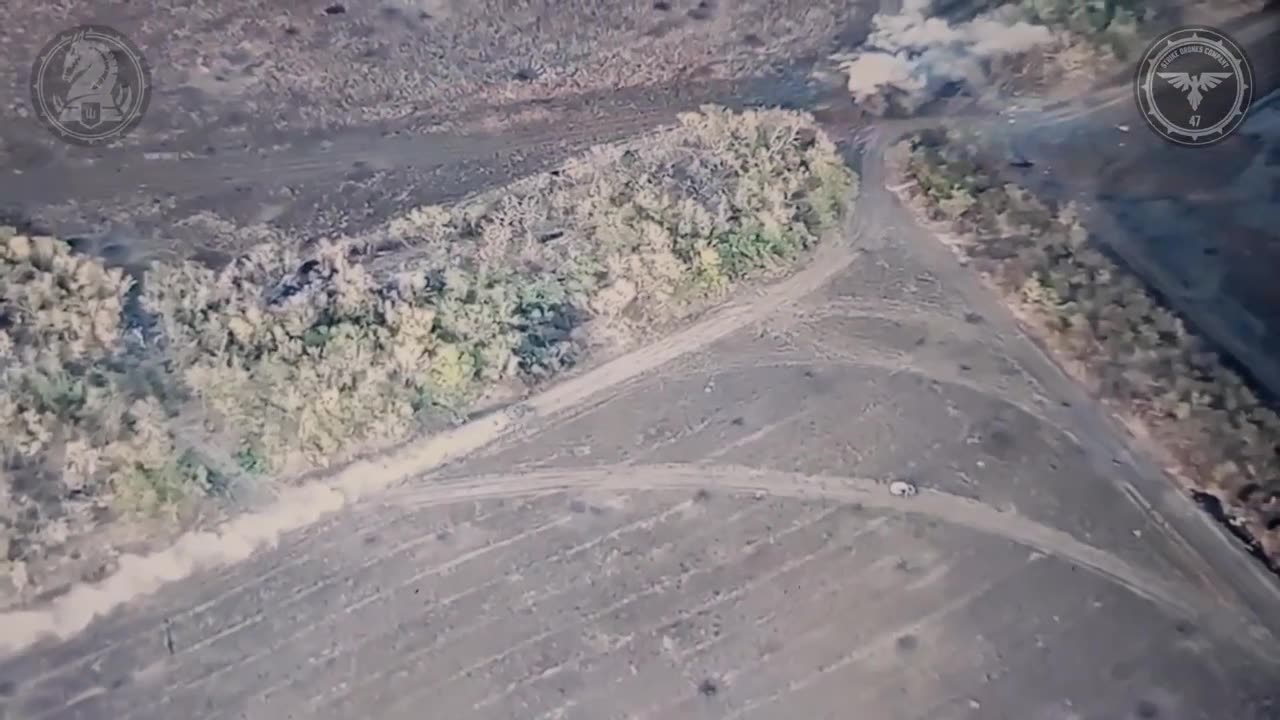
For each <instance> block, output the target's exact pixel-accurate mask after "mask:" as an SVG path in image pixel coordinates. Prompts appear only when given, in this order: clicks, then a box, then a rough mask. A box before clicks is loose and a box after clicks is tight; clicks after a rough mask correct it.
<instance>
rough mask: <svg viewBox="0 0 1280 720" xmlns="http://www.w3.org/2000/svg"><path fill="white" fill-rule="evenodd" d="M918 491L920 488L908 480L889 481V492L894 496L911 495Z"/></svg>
mask: <svg viewBox="0 0 1280 720" xmlns="http://www.w3.org/2000/svg"><path fill="white" fill-rule="evenodd" d="M917 492H919V490H917V489H916V486H915V485H913V484H911V483H909V482H907V481H906V480H894V481H893V482H891V483H889V493H890V494H891V495H893V496H894V497H911V496H912V495H915V494H916V493H917Z"/></svg>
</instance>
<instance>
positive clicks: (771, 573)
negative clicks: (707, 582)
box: [383, 506, 882, 717]
mask: <svg viewBox="0 0 1280 720" xmlns="http://www.w3.org/2000/svg"><path fill="white" fill-rule="evenodd" d="M842 509H843V508H841V507H840V506H833V507H829V508H827V509H825V510H822V511H820V512H818V513H815V514H807V513H806V514H802V517H801V519H800V520H797V521H795V522H793V523H792V524H791V525H790V526H788V527H787V528H785V529H783V530H781V531H780V532H776V533H775V534H774V538H775V539H779V540H781V539H785V538H788V537H791V536H792V535H796V534H802V533H803V532H804V531H805V530H808V529H810V528H813V527H816V526H818V525H819V524H821V523H823V522H825V521H827V520H828V519H830V518H831V517H833V516H835V515H836V514H837V513H839V512H841V510H842ZM881 524H882V523H880V522H877V521H876V520H872V521H870V522H869V523H868V524H867V526H864V527H863V528H859V531H862V530H864V529H865V530H866V531H867V532H874V531H875V529H877V528H878V527H879V526H880V525H881ZM681 542H683V541H681ZM772 547H775V546H774V545H768V546H766V548H772ZM824 550H826V548H823V547H819V548H817V549H814V550H811V551H808V552H806V553H804V554H801V555H798V556H795V557H788V558H781V557H779V558H776V559H777V560H780V561H781V563H780V565H778V566H777V567H773V568H770V569H769V570H767V571H765V572H763V573H761V574H760V575H758V576H757V577H755V578H753V579H752V580H751V581H749V582H747V583H745V584H744V585H743V586H741V587H739V588H735V589H734V590H732V591H729V592H728V593H724V592H721V591H720V587H721V586H720V585H719V584H717V583H712V585H711V587H710V589H707V590H706V591H705V593H704V599H703V600H702V601H701V602H699V603H697V604H696V605H695V607H697V608H702V607H704V606H705V607H708V608H710V607H715V606H717V605H720V604H721V603H723V602H727V601H729V600H732V599H736V598H738V597H740V596H741V595H742V594H743V593H746V592H748V591H750V590H751V589H752V588H755V587H757V586H758V585H759V584H760V583H762V582H767V581H768V580H770V579H772V578H773V577H776V576H777V575H780V574H783V573H786V572H789V571H790V570H793V569H795V568H798V567H802V566H804V565H806V564H807V563H809V562H811V561H812V560H813V559H814V558H815V557H819V556H820V555H821V554H822V553H823V551H824ZM753 553H763V550H762V549H761V548H760V547H753V548H751V549H749V550H747V549H744V550H743V551H741V552H739V554H738V555H736V556H734V557H732V558H730V559H727V560H725V561H723V562H720V563H716V564H712V565H710V566H708V567H700V568H690V569H688V570H684V571H682V572H681V573H678V574H675V575H668V574H665V573H664V574H663V575H662V576H661V577H662V579H661V580H659V581H658V582H656V583H653V584H652V585H649V586H647V587H645V588H644V589H643V590H640V591H638V592H635V593H631V594H628V595H627V596H625V597H623V598H620V599H618V600H616V601H614V602H612V603H610V604H608V605H607V606H605V607H603V608H599V609H596V610H591V611H590V612H586V613H583V614H581V615H579V616H578V617H575V618H574V619H573V620H571V621H570V622H568V623H565V624H562V625H558V626H555V627H552V628H548V629H547V630H544V631H542V632H540V633H538V634H536V635H532V636H530V637H528V638H524V639H522V640H521V641H520V642H518V643H513V644H512V645H510V646H509V647H507V648H505V649H503V650H502V651H501V652H500V653H497V654H494V655H491V656H489V657H485V658H480V659H479V660H477V661H476V662H474V663H471V664H470V665H468V666H467V667H466V668H463V669H462V670H460V671H457V672H455V673H454V674H453V675H451V676H450V677H448V678H446V679H444V680H442V681H439V682H436V683H433V684H432V685H430V686H427V687H419V688H415V689H414V690H412V691H410V692H408V693H406V694H405V695H404V696H402V697H400V698H399V699H398V700H396V701H395V702H394V703H392V704H388V705H386V706H385V707H384V708H383V710H384V711H386V712H387V714H388V715H389V716H390V715H392V713H391V711H392V710H393V709H395V708H401V707H404V706H405V705H408V704H411V703H412V702H414V701H415V700H419V701H420V700H421V699H422V698H421V696H422V693H423V691H429V690H432V689H435V688H438V687H440V686H442V685H450V684H452V683H455V682H461V681H462V680H463V679H464V678H465V677H471V676H473V675H476V673H478V672H480V671H482V670H484V669H485V668H488V667H490V666H491V665H493V664H494V663H496V662H498V661H499V660H501V659H502V658H505V657H508V656H510V655H512V654H514V653H515V652H517V651H519V650H522V649H524V648H527V647H531V646H533V645H535V644H536V643H538V642H540V641H542V640H545V639H548V638H552V637H554V636H557V635H560V634H563V633H567V632H571V631H573V630H575V629H578V628H580V627H582V626H583V625H585V624H587V623H589V622H593V621H596V620H599V619H601V618H605V617H608V616H610V615H613V614H615V613H618V612H620V611H623V610H625V609H626V608H629V607H631V606H633V605H636V604H637V603H638V601H641V600H645V599H662V598H663V596H664V594H665V593H668V591H671V590H674V589H681V590H688V587H687V586H689V585H692V584H693V581H695V580H700V579H708V578H713V577H714V575H715V574H717V573H720V572H723V571H724V570H725V568H729V567H733V566H734V565H735V564H737V563H740V562H742V561H743V560H744V559H745V558H747V557H749V556H751V555H752V554H753ZM779 554H781V553H779ZM677 597H678V596H677ZM677 604H678V605H683V603H677ZM588 607H591V605H590V604H588ZM634 614H635V615H640V614H641V613H634ZM646 614H647V613H646ZM654 614H655V615H657V616H658V617H659V618H660V619H659V620H658V621H656V622H652V623H648V624H646V625H643V626H641V627H639V628H637V629H636V630H635V634H637V635H644V634H647V633H650V632H653V631H655V630H656V629H658V628H659V627H661V626H662V625H664V624H665V623H666V622H668V620H667V616H668V613H654ZM601 655H603V653H601ZM424 674H427V675H429V674H430V673H424ZM480 677H483V674H481V675H480ZM454 692H455V693H456V689H455V691H454ZM483 699H484V698H481V699H480V701H482V700H483ZM477 702H479V701H477ZM471 709H474V707H473V708H471ZM459 710H461V709H459ZM464 712H465V711H464ZM464 712H459V714H458V715H452V714H451V713H449V712H447V711H445V712H442V713H441V714H442V715H443V716H445V717H451V716H452V717H461V716H464Z"/></svg>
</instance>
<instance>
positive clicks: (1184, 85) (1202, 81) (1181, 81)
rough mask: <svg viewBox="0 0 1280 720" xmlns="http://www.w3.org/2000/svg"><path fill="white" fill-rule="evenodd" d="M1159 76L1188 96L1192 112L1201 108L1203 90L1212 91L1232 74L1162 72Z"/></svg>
mask: <svg viewBox="0 0 1280 720" xmlns="http://www.w3.org/2000/svg"><path fill="white" fill-rule="evenodd" d="M1157 74H1158V75H1159V76H1160V77H1162V78H1164V79H1165V80H1167V81H1168V82H1169V84H1170V85H1172V86H1174V87H1176V88H1178V89H1179V90H1181V91H1183V92H1185V93H1186V94H1187V102H1188V103H1190V104H1191V109H1192V110H1197V109H1199V108H1200V102H1201V101H1203V100H1204V93H1203V92H1201V91H1202V90H1204V91H1208V90H1212V89H1214V88H1216V87H1218V85H1220V84H1221V83H1222V81H1223V80H1226V79H1227V78H1229V77H1231V73H1225V72H1203V73H1200V74H1198V75H1192V74H1191V73H1184V72H1162V73H1157Z"/></svg>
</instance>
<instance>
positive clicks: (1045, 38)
mask: <svg viewBox="0 0 1280 720" xmlns="http://www.w3.org/2000/svg"><path fill="white" fill-rule="evenodd" d="M929 11H930V0H906V1H905V2H904V4H903V8H902V11H901V12H900V13H898V14H897V15H877V16H876V17H875V18H873V19H872V31H871V34H870V36H869V37H868V38H867V41H866V43H865V45H864V49H863V50H861V51H859V52H857V53H853V54H851V55H846V56H842V57H839V58H837V60H839V61H840V68H841V69H842V70H843V71H844V73H845V75H846V76H847V77H848V88H849V92H850V93H851V94H852V95H853V99H854V100H855V101H857V102H858V103H860V104H865V105H867V106H868V108H869V109H871V110H873V111H879V112H883V111H884V110H885V109H887V107H888V105H889V104H890V103H892V104H894V105H896V106H897V107H898V108H899V109H901V110H903V111H906V112H914V111H915V110H918V109H919V108H920V107H921V106H922V105H924V104H925V103H927V102H929V101H930V100H933V99H935V98H936V97H938V96H939V94H940V91H941V90H942V89H943V88H944V87H945V86H947V85H949V84H952V83H961V84H962V85H964V86H966V87H969V88H980V87H981V86H982V85H983V84H984V83H986V82H987V81H988V80H989V73H988V70H987V68H988V67H989V63H990V61H991V60H992V59H994V58H998V57H1002V56H1010V55H1018V54H1022V53H1025V52H1028V51H1030V50H1032V49H1034V48H1036V47H1039V46H1042V45H1046V44H1048V43H1050V42H1052V41H1053V39H1054V38H1053V34H1052V33H1051V32H1050V31H1049V29H1048V28H1046V27H1043V26H1041V25H1032V24H1030V23H1027V22H1025V21H1022V20H1014V19H1010V18H1008V17H1007V15H1006V16H1004V17H1001V14H1000V13H998V12H996V13H988V14H985V15H983V16H980V17H978V18H976V19H974V20H970V21H968V22H964V23H960V24H958V25H952V24H951V23H949V22H947V21H946V20H944V19H942V18H938V17H929Z"/></svg>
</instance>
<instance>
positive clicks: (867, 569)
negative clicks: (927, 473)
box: [533, 516, 968, 720]
mask: <svg viewBox="0 0 1280 720" xmlns="http://www.w3.org/2000/svg"><path fill="white" fill-rule="evenodd" d="M877 521H879V522H877ZM888 521H889V517H888V516H880V517H878V518H876V520H873V521H871V522H870V523H867V525H871V524H873V523H874V524H875V525H876V527H875V528H873V529H874V530H876V531H875V532H870V531H869V530H868V528H867V526H866V525H863V526H859V527H858V528H857V529H856V530H854V531H853V532H852V533H850V534H844V533H841V534H837V535H834V536H833V537H832V538H831V539H830V540H829V544H830V545H831V546H832V547H830V548H828V550H827V551H824V552H823V553H822V554H821V555H820V556H817V557H816V558H815V559H816V560H817V561H818V562H819V567H822V568H823V570H822V572H821V573H820V574H816V575H815V574H812V573H811V574H808V575H806V574H804V573H800V574H798V575H793V574H792V571H794V570H802V569H804V568H805V566H804V565H794V564H792V565H791V566H790V567H789V568H786V569H784V570H782V571H771V572H770V573H769V575H770V576H771V577H768V578H763V577H753V579H752V580H751V581H750V583H749V584H750V585H751V586H752V587H751V588H750V590H751V592H750V593H744V592H738V589H737V588H735V589H734V590H733V591H730V593H731V594H732V595H733V599H734V600H735V601H736V602H735V603H734V604H733V605H732V606H731V609H732V612H733V614H734V615H736V616H738V617H742V618H746V617H750V616H752V615H756V614H757V613H759V615H758V616H757V617H756V619H755V620H754V621H753V622H752V623H751V625H750V626H749V627H748V628H746V629H745V630H737V631H735V632H729V633H720V634H712V637H711V638H710V639H707V640H704V641H702V642H699V643H697V644H694V645H692V646H689V647H687V648H681V647H680V644H679V642H672V643H671V644H668V642H667V638H669V637H670V636H671V635H673V634H674V635H677V636H678V635H679V631H680V628H681V627H682V626H685V625H688V626H695V625H696V624H697V619H698V618H700V617H706V614H707V611H708V610H709V609H712V608H714V607H715V606H716V605H719V604H720V603H715V604H714V605H710V606H708V605H705V604H704V605H701V606H696V607H692V608H687V609H682V610H681V611H680V614H679V616H678V617H676V618H674V619H671V618H669V619H668V620H667V621H666V622H665V624H663V625H660V626H657V627H655V628H653V630H652V631H651V632H650V633H644V634H638V633H637V634H632V635H630V636H628V637H627V638H626V639H625V642H624V643H623V644H622V645H621V647H634V646H636V645H638V644H639V642H640V641H642V640H645V639H650V640H651V639H652V634H657V633H660V634H661V635H662V638H663V640H662V641H659V643H658V645H659V646H660V647H661V648H662V650H661V652H660V653H655V654H654V655H653V656H649V658H648V662H646V663H643V664H641V665H640V666H639V667H637V668H635V669H634V670H631V669H629V668H628V667H627V664H629V663H631V662H633V661H634V658H635V657H637V656H640V657H644V656H645V653H643V652H633V653H621V654H617V655H615V656H616V657H617V658H618V660H617V664H618V665H621V667H612V668H609V669H605V668H604V667H601V666H596V665H593V666H592V675H591V677H592V678H599V681H598V682H593V681H592V680H591V679H590V678H584V680H583V683H582V684H583V685H584V686H586V687H589V688H591V689H592V690H591V692H589V693H580V694H578V695H576V696H574V697H572V698H569V699H568V700H567V701H565V702H563V703H561V705H560V706H559V707H557V708H554V709H549V710H546V711H544V712H543V713H541V714H540V715H538V716H537V717H536V718H534V719H533V720H555V718H558V717H562V713H564V712H566V711H568V710H569V709H571V708H574V707H583V706H586V707H584V711H585V710H588V709H590V706H591V705H592V704H593V703H592V701H593V700H603V699H605V698H609V700H608V701H607V703H606V704H609V705H612V704H618V705H621V706H624V707H625V706H627V705H628V704H632V703H631V702H629V701H632V700H633V698H632V697H630V696H628V694H627V692H626V691H627V690H634V691H635V692H636V694H637V695H639V696H641V697H642V698H645V699H651V698H652V692H651V690H650V689H649V688H648V687H647V686H644V684H643V683H640V685H641V687H632V686H630V685H629V684H628V682H627V681H628V680H631V679H638V678H643V677H645V676H646V670H648V671H650V672H652V671H654V670H655V666H657V665H666V664H670V665H674V666H675V667H676V668H677V669H678V671H679V672H680V674H681V675H683V676H684V677H685V678H687V679H689V686H690V687H691V688H696V687H697V685H698V679H700V678H702V677H705V675H704V674H702V673H700V672H698V670H700V669H702V668H703V667H705V666H707V665H712V663H705V664H701V665H699V666H698V667H694V666H693V665H692V664H690V663H689V662H688V660H689V657H690V656H692V655H695V654H696V653H699V652H701V651H704V650H706V649H708V648H711V647H713V646H715V645H720V644H727V643H730V642H731V641H732V640H734V639H745V638H760V637H762V635H761V634H758V633H760V631H761V629H762V628H766V627H771V629H772V633H773V634H774V635H775V636H778V637H784V638H794V637H797V636H798V635H799V634H800V633H801V632H806V631H808V630H810V629H812V628H813V627H814V626H818V625H820V626H828V627H829V626H830V624H831V623H832V622H836V623H839V624H840V625H841V627H847V626H848V625H849V624H850V623H856V622H857V620H856V619H855V618H859V617H869V616H875V615H876V610H877V609H879V608H882V607H884V604H887V603H893V602H894V601H895V600H894V599H895V597H896V596H898V595H899V594H905V593H907V592H911V591H913V590H915V589H919V588H921V587H923V586H924V585H925V584H929V583H932V582H934V581H937V580H940V579H941V578H942V577H944V576H946V575H948V574H951V573H954V572H956V571H957V567H956V565H955V564H952V563H949V562H946V561H945V560H944V559H943V558H942V557H941V556H940V555H939V554H938V553H931V552H930V551H929V549H928V548H929V547H930V543H929V541H928V540H927V539H924V538H919V537H914V536H910V535H909V534H906V533H897V532H893V531H892V530H891V531H889V532H884V531H883V528H885V527H886V525H888ZM895 529H896V528H895ZM855 541H856V542H857V543H858V544H857V546H856V550H855V549H851V548H854V547H855V546H854V545H853V543H854V542H855ZM917 553H922V554H929V556H930V559H929V560H928V561H926V564H927V565H928V569H921V574H920V575H919V576H917V577H915V578H910V579H907V578H904V575H903V573H902V571H901V570H900V569H899V568H898V565H899V563H900V562H901V558H903V557H905V556H908V555H910V556H913V557H914V556H916V555H917ZM966 569H968V568H966ZM815 577H822V578H824V580H830V582H829V583H824V585H825V588H824V589H825V592H823V593H821V594H818V593H799V594H796V593H795V591H796V590H797V589H799V588H805V587H806V582H805V581H806V579H808V580H810V581H812V580H813V579H814V578H815ZM842 596H843V597H844V600H843V602H839V603H837V602H836V600H837V599H838V598H841V597H842ZM882 603H884V604H882ZM781 607H785V608H786V611H785V613H783V618H785V619H786V620H789V621H791V622H790V623H789V624H788V623H785V622H778V624H775V621H780V620H782V619H783V618H779V617H778V615H777V612H776V611H777V610H778V609H779V608H781ZM748 608H752V609H748ZM799 627H802V628H804V630H802V631H797V628H799ZM646 636H649V637H648V638H646ZM788 642H789V641H788ZM745 654H746V653H742V652H739V653H738V654H735V655H729V654H728V653H726V657H729V656H732V657H734V658H737V657H742V656H743V655H745ZM650 676H652V675H650ZM718 679H719V680H720V681H721V682H723V681H724V680H726V679H727V678H725V677H724V676H721V677H719V678H718ZM535 695H536V693H535ZM548 695H550V693H548ZM693 697H695V698H696V699H697V700H703V701H705V698H703V697H701V696H700V695H698V694H697V692H696V690H695V691H694V693H693ZM683 699H684V696H681V698H680V700H683ZM633 702H634V705H633V706H636V707H640V708H641V709H640V710H638V711H636V712H634V713H632V714H631V715H630V716H629V717H630V720H642V719H643V718H646V717H654V718H668V717H682V715H680V714H676V713H672V712H671V709H672V705H675V704H679V702H678V701H677V702H676V703H671V702H666V701H664V702H660V703H643V701H642V700H641V701H633Z"/></svg>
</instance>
